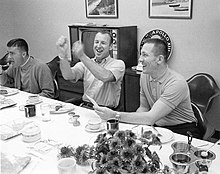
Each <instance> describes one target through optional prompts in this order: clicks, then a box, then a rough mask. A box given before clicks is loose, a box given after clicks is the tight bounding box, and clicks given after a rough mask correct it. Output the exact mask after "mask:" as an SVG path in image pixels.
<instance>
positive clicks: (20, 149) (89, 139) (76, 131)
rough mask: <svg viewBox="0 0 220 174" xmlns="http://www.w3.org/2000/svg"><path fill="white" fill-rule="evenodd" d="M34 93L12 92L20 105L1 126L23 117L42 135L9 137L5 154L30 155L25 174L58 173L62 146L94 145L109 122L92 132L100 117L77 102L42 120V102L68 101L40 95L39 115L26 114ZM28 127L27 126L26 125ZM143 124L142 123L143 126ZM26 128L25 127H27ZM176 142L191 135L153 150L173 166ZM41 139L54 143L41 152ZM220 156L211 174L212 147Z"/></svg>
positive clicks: (219, 148)
mask: <svg viewBox="0 0 220 174" xmlns="http://www.w3.org/2000/svg"><path fill="white" fill-rule="evenodd" d="M30 95H33V94H31V93H27V92H24V91H21V90H17V91H16V92H14V93H12V94H11V95H6V96H5V98H6V99H11V100H12V101H14V102H15V103H16V104H15V105H12V106H10V107H6V108H2V109H0V121H1V122H0V125H9V126H11V125H12V124H13V123H14V120H19V119H22V120H23V121H24V123H25V126H28V125H29V124H34V125H36V126H38V127H39V128H40V131H41V137H40V139H39V140H37V141H35V142H30V143H28V142H25V141H24V139H23V135H22V133H21V134H20V132H22V131H21V130H19V131H20V132H19V133H18V135H17V136H14V137H12V138H9V139H6V140H4V139H1V140H0V150H1V153H5V154H7V153H9V154H13V155H17V156H30V157H31V161H30V162H29V164H28V165H27V166H26V167H25V168H24V169H23V170H22V171H21V172H20V173H21V174H44V173H45V174H50V173H52V174H58V169H57V163H58V154H59V152H60V147H63V146H71V147H73V148H75V147H78V146H80V145H84V144H88V145H93V143H94V140H95V139H96V137H97V135H99V134H100V133H103V132H105V131H106V122H105V121H104V120H103V129H100V131H89V130H87V128H86V125H87V123H88V121H89V120H90V119H92V118H97V117H99V116H98V115H97V114H96V113H95V111H94V110H91V109H87V108H83V107H80V106H76V105H73V104H69V105H72V109H71V110H67V111H63V112H58V113H56V112H52V113H50V120H49V121H48V120H47V121H45V120H43V119H42V117H43V116H42V114H41V110H40V106H41V104H42V103H49V104H50V105H51V106H52V105H66V104H68V103H65V102H62V101H59V100H54V99H50V98H46V97H43V96H40V100H39V102H37V103H35V107H36V116H33V117H25V111H24V105H26V104H27V102H28V98H29V96H30ZM69 112H74V114H76V115H78V116H79V118H78V121H79V124H78V125H73V124H72V122H70V114H69ZM25 126H24V128H25ZM139 126H140V125H139ZM139 126H138V125H134V124H127V123H119V130H127V129H129V130H133V129H134V127H136V128H137V127H139ZM24 128H23V129H24ZM176 141H183V142H188V137H187V136H184V135H180V134H177V133H173V135H172V139H170V140H169V141H167V142H163V143H162V146H161V147H160V146H154V145H152V146H150V150H151V151H155V152H156V153H157V154H158V156H159V158H160V160H161V163H162V164H164V165H167V166H169V167H171V168H172V163H171V162H170V159H169V156H170V155H171V154H172V153H173V148H172V147H171V145H172V144H173V143H174V142H176ZM38 142H52V143H51V144H49V145H48V146H49V148H47V150H45V151H43V152H42V151H38V150H39V149H38V150H37V149H36V148H35V145H36V144H37V143H38ZM191 144H192V145H193V146H194V147H198V148H199V147H200V148H204V149H208V148H209V147H210V146H211V145H213V143H212V142H208V141H205V140H200V139H196V138H193V139H192V142H191ZM211 151H213V152H214V153H215V155H216V158H215V159H214V160H213V161H212V164H211V166H210V168H209V174H219V172H220V165H219V164H220V145H218V144H217V145H215V146H214V147H212V149H211ZM76 170H77V172H76V173H77V174H81V173H82V174H84V173H89V171H91V166H90V165H86V166H81V165H77V166H76Z"/></svg>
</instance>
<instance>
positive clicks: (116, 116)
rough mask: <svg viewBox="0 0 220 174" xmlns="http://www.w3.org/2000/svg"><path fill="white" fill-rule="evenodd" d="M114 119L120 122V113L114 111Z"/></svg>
mask: <svg viewBox="0 0 220 174" xmlns="http://www.w3.org/2000/svg"><path fill="white" fill-rule="evenodd" d="M115 118H116V119H117V120H120V119H121V114H120V112H117V111H116V114H115Z"/></svg>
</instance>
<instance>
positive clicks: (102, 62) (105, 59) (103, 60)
mask: <svg viewBox="0 0 220 174" xmlns="http://www.w3.org/2000/svg"><path fill="white" fill-rule="evenodd" d="M109 58H111V56H110V55H109V56H108V57H106V58H104V59H102V61H101V62H98V61H97V59H96V57H95V58H94V61H95V62H96V63H98V64H104V63H105V62H106V61H107V59H109Z"/></svg>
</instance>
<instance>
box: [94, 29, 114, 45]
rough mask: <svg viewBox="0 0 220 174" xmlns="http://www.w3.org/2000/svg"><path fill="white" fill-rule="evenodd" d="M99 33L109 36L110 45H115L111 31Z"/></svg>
mask: <svg viewBox="0 0 220 174" xmlns="http://www.w3.org/2000/svg"><path fill="white" fill-rule="evenodd" d="M97 33H101V34H108V35H109V37H110V45H111V44H112V43H113V37H112V34H111V32H110V31H109V30H100V31H98V32H97Z"/></svg>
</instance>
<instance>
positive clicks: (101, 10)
mask: <svg viewBox="0 0 220 174" xmlns="http://www.w3.org/2000/svg"><path fill="white" fill-rule="evenodd" d="M85 6H86V17H87V18H118V0H85Z"/></svg>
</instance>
